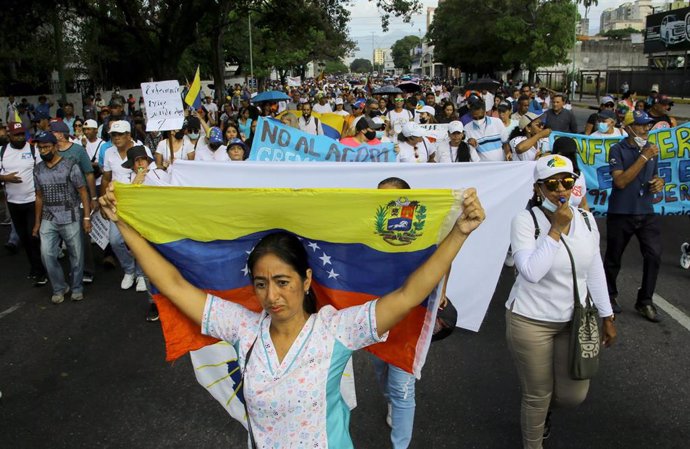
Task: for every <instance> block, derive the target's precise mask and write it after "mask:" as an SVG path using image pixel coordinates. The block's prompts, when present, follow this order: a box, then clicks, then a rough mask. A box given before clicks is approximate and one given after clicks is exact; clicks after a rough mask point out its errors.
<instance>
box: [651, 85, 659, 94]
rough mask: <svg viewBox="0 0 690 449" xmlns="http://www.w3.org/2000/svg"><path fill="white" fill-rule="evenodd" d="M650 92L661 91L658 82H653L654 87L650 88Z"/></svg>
mask: <svg viewBox="0 0 690 449" xmlns="http://www.w3.org/2000/svg"><path fill="white" fill-rule="evenodd" d="M649 91H650V92H657V93H658V92H659V85H658V84H652V88H651V89H649Z"/></svg>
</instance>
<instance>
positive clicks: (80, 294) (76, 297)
mask: <svg viewBox="0 0 690 449" xmlns="http://www.w3.org/2000/svg"><path fill="white" fill-rule="evenodd" d="M82 299H84V292H78V293H77V292H75V293H72V301H81V300H82Z"/></svg>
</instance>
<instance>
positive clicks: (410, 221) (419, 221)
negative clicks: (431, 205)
mask: <svg viewBox="0 0 690 449" xmlns="http://www.w3.org/2000/svg"><path fill="white" fill-rule="evenodd" d="M426 211H427V210H426V206H424V205H422V204H420V203H419V202H418V201H410V200H409V199H408V198H406V197H401V198H399V199H398V200H394V201H390V202H389V203H388V204H386V205H385V206H379V208H378V209H377V211H376V234H378V235H380V236H382V237H383V241H384V242H386V243H388V244H391V245H396V246H399V245H409V244H410V243H412V242H413V241H414V240H415V239H416V238H417V237H420V236H421V235H422V231H423V230H424V224H425V222H426Z"/></svg>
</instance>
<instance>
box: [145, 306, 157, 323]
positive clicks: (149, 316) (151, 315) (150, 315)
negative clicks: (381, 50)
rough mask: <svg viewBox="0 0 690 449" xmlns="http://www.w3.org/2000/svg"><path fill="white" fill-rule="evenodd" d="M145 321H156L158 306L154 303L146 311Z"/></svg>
mask: <svg viewBox="0 0 690 449" xmlns="http://www.w3.org/2000/svg"><path fill="white" fill-rule="evenodd" d="M146 321H148V322H150V323H152V322H154V321H158V307H156V305H155V304H151V307H149V311H148V312H146Z"/></svg>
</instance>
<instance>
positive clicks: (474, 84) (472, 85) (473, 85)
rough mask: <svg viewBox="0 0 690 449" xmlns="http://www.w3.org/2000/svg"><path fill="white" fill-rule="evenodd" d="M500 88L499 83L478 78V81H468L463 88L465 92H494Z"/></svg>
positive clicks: (489, 79)
mask: <svg viewBox="0 0 690 449" xmlns="http://www.w3.org/2000/svg"><path fill="white" fill-rule="evenodd" d="M499 87H501V83H499V82H498V81H496V80H492V79H491V78H480V79H478V80H474V81H470V82H469V83H467V85H466V86H465V89H467V90H484V89H486V90H496V89H498V88H499Z"/></svg>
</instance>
